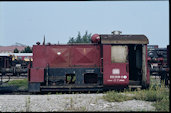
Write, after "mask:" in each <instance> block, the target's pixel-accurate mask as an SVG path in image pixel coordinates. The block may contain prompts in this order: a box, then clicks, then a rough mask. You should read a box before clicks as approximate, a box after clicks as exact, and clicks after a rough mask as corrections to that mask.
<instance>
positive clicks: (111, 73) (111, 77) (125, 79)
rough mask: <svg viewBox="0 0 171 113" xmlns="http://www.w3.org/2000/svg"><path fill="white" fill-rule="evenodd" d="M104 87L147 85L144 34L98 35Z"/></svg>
mask: <svg viewBox="0 0 171 113" xmlns="http://www.w3.org/2000/svg"><path fill="white" fill-rule="evenodd" d="M100 37H101V44H102V45H103V85H104V87H111V88H114V87H116V88H117V87H120V86H123V87H127V86H128V87H141V88H147V87H148V86H149V82H150V80H149V70H148V67H147V44H148V39H147V37H146V36H144V35H120V34H112V35H105V34H104V35H100Z"/></svg>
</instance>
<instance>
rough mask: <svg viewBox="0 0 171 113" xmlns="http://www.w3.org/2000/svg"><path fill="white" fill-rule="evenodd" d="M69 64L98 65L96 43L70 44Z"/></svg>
mask: <svg viewBox="0 0 171 113" xmlns="http://www.w3.org/2000/svg"><path fill="white" fill-rule="evenodd" d="M70 58H71V66H73V67H80V66H83V67H99V66H100V47H99V46H97V45H95V46H94V45H80V46H72V51H71V57H70Z"/></svg>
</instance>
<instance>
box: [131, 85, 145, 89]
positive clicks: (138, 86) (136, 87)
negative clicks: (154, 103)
mask: <svg viewBox="0 0 171 113" xmlns="http://www.w3.org/2000/svg"><path fill="white" fill-rule="evenodd" d="M128 88H129V89H137V90H140V89H141V88H142V86H141V85H128Z"/></svg>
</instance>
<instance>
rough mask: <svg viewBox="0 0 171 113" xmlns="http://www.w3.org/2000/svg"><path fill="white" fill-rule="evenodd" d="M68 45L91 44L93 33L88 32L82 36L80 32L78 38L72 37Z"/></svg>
mask: <svg viewBox="0 0 171 113" xmlns="http://www.w3.org/2000/svg"><path fill="white" fill-rule="evenodd" d="M68 43H91V33H90V34H88V31H86V32H85V34H84V35H83V36H81V33H80V32H78V35H77V37H76V38H74V37H71V38H70V39H69V41H68Z"/></svg>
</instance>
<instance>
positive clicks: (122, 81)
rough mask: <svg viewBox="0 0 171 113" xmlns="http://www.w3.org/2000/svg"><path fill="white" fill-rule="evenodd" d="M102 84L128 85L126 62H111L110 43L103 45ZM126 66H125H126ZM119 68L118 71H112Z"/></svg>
mask: <svg viewBox="0 0 171 113" xmlns="http://www.w3.org/2000/svg"><path fill="white" fill-rule="evenodd" d="M103 54H104V55H103V71H104V75H103V84H104V85H128V83H129V72H128V67H127V66H128V63H112V62H111V45H103ZM126 67H127V68H126ZM114 70H119V73H115V72H113V71H114Z"/></svg>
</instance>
